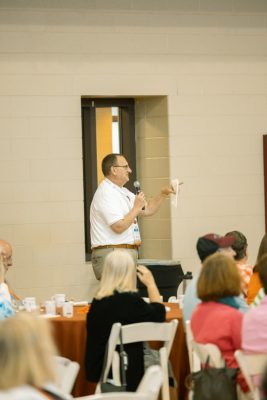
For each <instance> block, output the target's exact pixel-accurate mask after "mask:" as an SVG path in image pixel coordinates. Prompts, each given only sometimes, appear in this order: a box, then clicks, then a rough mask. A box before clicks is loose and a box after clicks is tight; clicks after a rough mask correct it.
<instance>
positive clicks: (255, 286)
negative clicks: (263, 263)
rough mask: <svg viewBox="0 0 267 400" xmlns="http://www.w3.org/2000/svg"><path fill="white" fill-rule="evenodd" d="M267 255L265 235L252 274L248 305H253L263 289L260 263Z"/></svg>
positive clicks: (266, 238) (266, 237) (266, 235)
mask: <svg viewBox="0 0 267 400" xmlns="http://www.w3.org/2000/svg"><path fill="white" fill-rule="evenodd" d="M266 253H267V234H265V235H264V236H263V238H262V240H261V244H260V247H259V251H258V255H257V261H256V265H255V267H254V268H253V274H252V277H251V279H250V281H249V284H248V297H247V303H248V304H252V303H253V301H254V300H255V298H256V296H257V294H258V293H259V291H260V289H261V288H262V284H261V281H260V277H259V271H258V263H259V261H260V259H261V257H262V256H263V255H264V254H266Z"/></svg>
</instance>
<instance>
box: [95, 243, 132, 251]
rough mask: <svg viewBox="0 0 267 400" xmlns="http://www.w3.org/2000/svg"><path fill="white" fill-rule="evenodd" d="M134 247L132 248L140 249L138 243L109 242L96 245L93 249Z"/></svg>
mask: <svg viewBox="0 0 267 400" xmlns="http://www.w3.org/2000/svg"><path fill="white" fill-rule="evenodd" d="M113 248H114V249H132V250H138V246H137V245H136V244H107V245H104V246H96V247H93V248H92V250H98V249H113Z"/></svg>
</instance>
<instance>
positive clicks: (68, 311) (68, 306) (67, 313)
mask: <svg viewBox="0 0 267 400" xmlns="http://www.w3.org/2000/svg"><path fill="white" fill-rule="evenodd" d="M62 309H63V317H67V318H71V317H73V303H72V302H70V301H65V303H63V307H62Z"/></svg>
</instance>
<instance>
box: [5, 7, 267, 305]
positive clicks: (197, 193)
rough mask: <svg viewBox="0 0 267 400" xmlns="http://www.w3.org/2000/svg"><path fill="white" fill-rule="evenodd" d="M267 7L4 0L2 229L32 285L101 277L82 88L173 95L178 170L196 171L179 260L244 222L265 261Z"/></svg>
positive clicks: (14, 275) (184, 203) (20, 285)
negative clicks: (91, 244)
mask: <svg viewBox="0 0 267 400" xmlns="http://www.w3.org/2000/svg"><path fill="white" fill-rule="evenodd" d="M266 16H267V3H266V2H265V1H263V0H254V1H253V2H252V1H249V0H224V1H221V0H213V1H210V0H169V1H165V0H116V1H115V0H114V1H110V0H75V1H74V0H64V1H60V0H58V1H54V0H53V1H52V0H44V1H36V0H28V1H26V0H22V1H18V0H13V1H12V2H11V1H8V0H1V2H0V183H1V198H0V202H1V207H0V236H1V237H3V238H6V239H7V240H9V241H10V242H11V243H12V244H13V246H14V268H13V271H12V270H11V271H10V273H9V280H10V281H11V283H12V285H13V286H14V288H15V289H16V290H17V292H18V293H19V294H20V295H21V296H25V295H36V296H37V297H38V298H39V299H41V300H43V299H44V298H46V297H48V296H50V295H52V294H53V293H55V292H58V291H60V292H61V291H64V292H66V293H67V295H68V296H69V297H74V298H77V297H78V298H87V297H89V296H91V295H92V293H93V291H94V289H95V288H96V286H97V283H96V281H95V279H94V277H93V274H92V272H91V269H90V265H86V264H85V262H84V231H83V230H84V228H83V226H84V225H83V187H82V152H81V148H82V147H81V146H82V144H81V106H80V98H81V96H82V95H92V96H97V95H98V96H132V97H138V98H140V97H144V96H166V99H167V109H168V116H167V117H168V135H169V166H170V176H171V177H175V176H178V177H179V178H180V179H181V180H183V181H184V186H183V188H182V191H181V196H180V203H179V207H178V208H177V209H173V208H172V209H171V226H172V237H171V240H172V246H171V247H172V256H173V258H179V259H181V261H182V264H183V266H184V268H185V269H191V270H194V269H195V267H196V265H197V263H198V260H197V256H196V252H195V242H196V239H197V237H198V236H199V235H201V234H203V233H206V232H210V231H215V232H218V233H225V232H226V231H228V230H232V229H239V230H241V231H243V232H244V233H245V234H246V235H247V236H248V241H249V251H250V254H251V257H250V259H251V262H253V261H254V260H255V257H256V252H257V247H258V245H259V241H260V239H261V237H262V235H263V233H264V207H263V204H264V199H263V167H262V134H263V133H265V132H266V126H267V107H266V106H267V102H266V99H267V74H266V70H267V62H266V55H267V48H266V39H267V22H266V21H267V19H266ZM159 123H160V122H159ZM164 123H165V121H164ZM165 145H166V143H164V145H163V147H162V148H163V149H165V150H164V152H166V148H165ZM159 147H161V144H159ZM155 151H157V149H156V150H155ZM164 154H165V153H164ZM144 158H145V160H144V162H145V163H152V164H153V160H152V161H151V153H150V148H148V154H147V156H144ZM146 158H147V160H146Z"/></svg>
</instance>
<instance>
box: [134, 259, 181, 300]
mask: <svg viewBox="0 0 267 400" xmlns="http://www.w3.org/2000/svg"><path fill="white" fill-rule="evenodd" d="M137 264H139V265H145V266H146V267H147V268H148V269H149V270H150V271H151V272H152V274H153V277H154V279H155V282H156V285H157V287H158V289H159V292H160V294H161V296H163V301H168V299H169V297H171V296H176V295H177V289H178V286H179V285H180V283H181V282H182V281H183V279H184V272H183V269H182V266H181V264H180V261H173V260H153V259H139V260H137ZM137 288H138V292H139V294H140V296H141V297H148V294H147V288H146V286H145V285H143V283H142V282H141V281H140V280H139V279H138V278H137Z"/></svg>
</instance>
